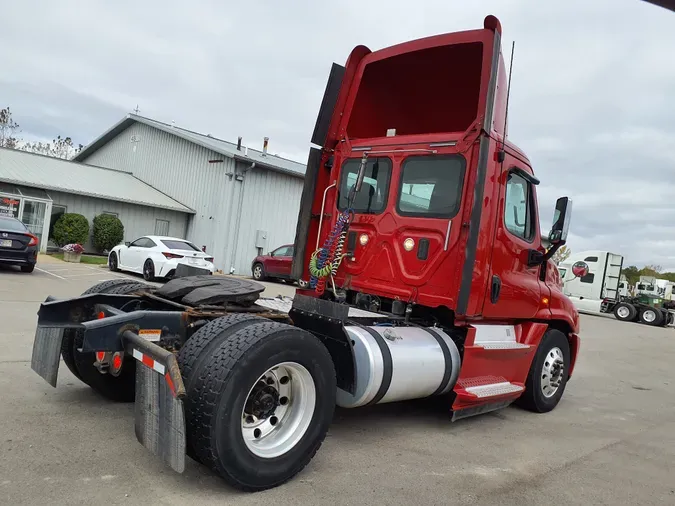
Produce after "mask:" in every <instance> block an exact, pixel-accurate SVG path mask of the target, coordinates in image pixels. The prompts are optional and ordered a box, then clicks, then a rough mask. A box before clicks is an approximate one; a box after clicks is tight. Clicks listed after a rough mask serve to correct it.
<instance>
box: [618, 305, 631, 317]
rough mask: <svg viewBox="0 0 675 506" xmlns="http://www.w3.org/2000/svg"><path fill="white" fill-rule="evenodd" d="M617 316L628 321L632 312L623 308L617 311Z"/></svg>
mask: <svg viewBox="0 0 675 506" xmlns="http://www.w3.org/2000/svg"><path fill="white" fill-rule="evenodd" d="M616 314H617V316H619V317H620V318H622V319H626V318H628V317H629V316H630V310H629V309H628V308H627V307H626V306H621V307H620V308H618V309H617V310H616Z"/></svg>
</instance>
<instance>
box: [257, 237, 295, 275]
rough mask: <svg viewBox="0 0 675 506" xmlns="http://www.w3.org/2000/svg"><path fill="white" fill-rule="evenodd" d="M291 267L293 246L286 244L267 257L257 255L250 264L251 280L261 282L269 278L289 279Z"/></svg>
mask: <svg viewBox="0 0 675 506" xmlns="http://www.w3.org/2000/svg"><path fill="white" fill-rule="evenodd" d="M292 265H293V245H292V244H287V245H285V246H281V247H280V248H277V249H275V250H274V251H272V252H271V253H269V254H267V255H258V256H257V257H255V259H254V260H253V263H252V264H251V272H252V273H253V279H255V280H256V281H262V280H265V279H269V278H274V279H283V280H290V279H291V266H292Z"/></svg>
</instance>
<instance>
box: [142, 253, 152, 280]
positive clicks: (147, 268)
mask: <svg viewBox="0 0 675 506" xmlns="http://www.w3.org/2000/svg"><path fill="white" fill-rule="evenodd" d="M143 279H145V280H146V281H154V279H155V264H154V263H153V261H152V260H150V259H149V258H148V259H147V260H146V261H145V263H144V264H143Z"/></svg>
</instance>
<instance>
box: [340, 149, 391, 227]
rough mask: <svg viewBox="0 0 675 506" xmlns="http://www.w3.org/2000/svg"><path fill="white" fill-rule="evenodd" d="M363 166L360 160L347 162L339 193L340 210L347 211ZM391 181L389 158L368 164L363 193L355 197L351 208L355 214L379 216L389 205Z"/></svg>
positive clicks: (376, 159) (372, 160)
mask: <svg viewBox="0 0 675 506" xmlns="http://www.w3.org/2000/svg"><path fill="white" fill-rule="evenodd" d="M360 166H361V159H360V158H352V159H350V160H347V161H346V162H345V163H344V165H343V166H342V174H341V176H340V189H339V193H338V209H340V210H341V211H343V210H345V209H347V205H348V200H349V192H350V190H351V188H352V186H354V184H355V183H356V178H357V175H358V173H359V167H360ZM390 179H391V160H389V158H373V159H370V160H368V162H367V164H366V173H365V177H364V178H363V184H362V185H361V191H360V192H359V193H358V194H357V195H356V196H355V197H354V202H353V203H352V206H351V208H352V209H353V210H354V212H355V213H362V214H378V213H381V212H382V211H384V208H385V206H386V205H387V193H388V191H389V181H390Z"/></svg>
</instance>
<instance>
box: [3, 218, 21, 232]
mask: <svg viewBox="0 0 675 506" xmlns="http://www.w3.org/2000/svg"><path fill="white" fill-rule="evenodd" d="M0 230H5V231H10V232H28V229H27V228H26V226H25V225H24V224H23V223H21V222H20V221H19V220H15V219H13V218H0Z"/></svg>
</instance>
